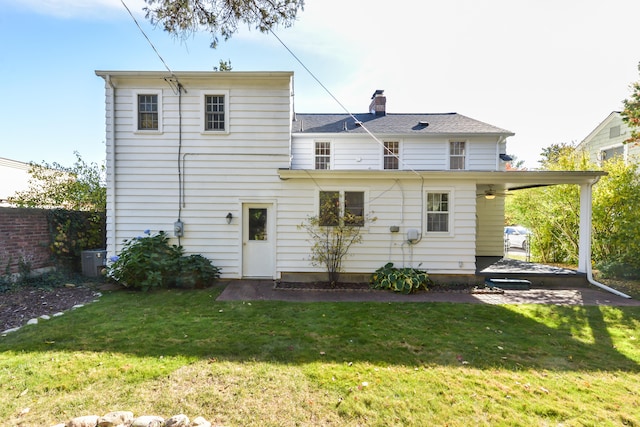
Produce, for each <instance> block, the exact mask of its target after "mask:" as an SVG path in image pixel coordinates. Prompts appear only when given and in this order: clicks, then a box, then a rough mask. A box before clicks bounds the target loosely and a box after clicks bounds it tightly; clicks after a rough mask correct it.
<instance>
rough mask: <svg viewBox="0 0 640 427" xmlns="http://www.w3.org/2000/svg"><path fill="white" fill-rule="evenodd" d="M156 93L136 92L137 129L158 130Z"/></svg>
mask: <svg viewBox="0 0 640 427" xmlns="http://www.w3.org/2000/svg"><path fill="white" fill-rule="evenodd" d="M158 117H159V116H158V95H157V94H138V130H142V131H144V130H158V129H159V120H158Z"/></svg>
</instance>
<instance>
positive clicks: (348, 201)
mask: <svg viewBox="0 0 640 427" xmlns="http://www.w3.org/2000/svg"><path fill="white" fill-rule="evenodd" d="M364 204H365V197H364V191H320V193H319V209H318V218H319V222H320V225H322V226H325V227H326V226H329V227H333V226H337V225H339V224H340V219H341V217H342V218H343V220H344V224H345V225H354V226H357V227H362V226H364Z"/></svg>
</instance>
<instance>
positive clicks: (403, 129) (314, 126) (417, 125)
mask: <svg viewBox="0 0 640 427" xmlns="http://www.w3.org/2000/svg"><path fill="white" fill-rule="evenodd" d="M354 116H355V118H356V120H357V121H358V122H361V123H362V124H364V126H366V128H367V129H369V131H370V132H371V133H373V134H381V135H384V134H387V135H397V134H415V135H422V134H427V135H428V134H484V135H513V132H510V131H508V130H505V129H501V128H499V127H496V126H492V125H490V124H487V123H483V122H480V121H478V120H474V119H472V118H469V117H466V116H463V115H461V114H458V113H437V114H394V113H388V114H386V115H384V116H376V115H375V114H370V113H364V114H354ZM356 120H354V119H353V117H351V116H350V115H348V114H296V117H295V118H294V120H293V133H354V134H358V133H366V131H365V130H364V129H363V128H362V126H357V125H356Z"/></svg>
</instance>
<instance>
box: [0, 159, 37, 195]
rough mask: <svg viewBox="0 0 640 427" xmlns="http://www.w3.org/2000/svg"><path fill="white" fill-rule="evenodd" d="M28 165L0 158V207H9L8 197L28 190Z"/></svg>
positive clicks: (29, 167) (29, 176)
mask: <svg viewBox="0 0 640 427" xmlns="http://www.w3.org/2000/svg"><path fill="white" fill-rule="evenodd" d="M30 169H31V165H30V164H29V163H24V162H19V161H17V160H11V159H5V158H3V157H0V206H9V203H8V199H9V197H12V196H14V195H15V194H16V193H17V192H19V191H25V190H27V189H28V188H29V179H30V178H31V175H30V174H29V170H30Z"/></svg>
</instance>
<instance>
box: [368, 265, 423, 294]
mask: <svg viewBox="0 0 640 427" xmlns="http://www.w3.org/2000/svg"><path fill="white" fill-rule="evenodd" d="M431 283H432V282H431V279H429V275H428V274H427V272H426V271H424V270H416V269H415V268H395V267H394V266H393V263H392V262H389V263H387V264H385V265H384V266H383V267H380V268H379V269H377V270H376V271H375V272H374V273H373V274H372V275H371V278H370V279H369V285H370V286H371V287H372V288H374V289H387V290H392V291H394V292H402V293H405V294H410V293H412V292H416V291H418V290H420V289H422V290H425V291H426V290H427V289H428V288H429V286H430V285H431Z"/></svg>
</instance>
